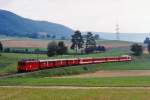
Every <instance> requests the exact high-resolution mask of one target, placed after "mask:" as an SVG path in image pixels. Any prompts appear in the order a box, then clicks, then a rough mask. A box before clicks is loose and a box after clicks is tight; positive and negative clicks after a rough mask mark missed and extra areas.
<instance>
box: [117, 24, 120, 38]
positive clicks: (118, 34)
mask: <svg viewBox="0 0 150 100" xmlns="http://www.w3.org/2000/svg"><path fill="white" fill-rule="evenodd" d="M119 30H120V28H119V24H116V40H120V32H119Z"/></svg>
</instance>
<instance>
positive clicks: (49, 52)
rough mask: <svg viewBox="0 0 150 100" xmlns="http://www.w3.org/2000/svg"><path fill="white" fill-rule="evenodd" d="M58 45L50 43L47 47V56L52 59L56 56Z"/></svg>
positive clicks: (53, 42)
mask: <svg viewBox="0 0 150 100" xmlns="http://www.w3.org/2000/svg"><path fill="white" fill-rule="evenodd" d="M57 50H58V45H57V43H56V42H55V41H52V42H50V43H49V44H48V46H47V55H48V56H49V57H52V56H54V55H56V54H57Z"/></svg>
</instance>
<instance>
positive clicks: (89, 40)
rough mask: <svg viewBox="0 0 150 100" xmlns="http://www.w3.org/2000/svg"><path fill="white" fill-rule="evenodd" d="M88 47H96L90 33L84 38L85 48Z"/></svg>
mask: <svg viewBox="0 0 150 100" xmlns="http://www.w3.org/2000/svg"><path fill="white" fill-rule="evenodd" d="M89 47H96V41H95V37H94V36H93V34H92V33H91V32H88V33H87V36H86V48H89Z"/></svg>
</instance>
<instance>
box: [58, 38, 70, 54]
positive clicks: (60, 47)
mask: <svg viewBox="0 0 150 100" xmlns="http://www.w3.org/2000/svg"><path fill="white" fill-rule="evenodd" d="M67 51H68V49H67V47H66V46H65V44H64V42H63V41H60V42H59V43H58V48H57V54H59V55H63V54H66V53H67Z"/></svg>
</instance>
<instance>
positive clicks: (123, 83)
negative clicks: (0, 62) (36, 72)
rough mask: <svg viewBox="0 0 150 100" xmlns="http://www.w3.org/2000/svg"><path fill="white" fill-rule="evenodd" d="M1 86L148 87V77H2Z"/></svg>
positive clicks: (149, 83) (149, 81)
mask: <svg viewBox="0 0 150 100" xmlns="http://www.w3.org/2000/svg"><path fill="white" fill-rule="evenodd" d="M0 85H1V86H9V85H14V86H15V85H21V86H23V85H24V86H26V85H27V86H101V87H149V86H150V77H105V78H49V77H47V78H4V79H0Z"/></svg>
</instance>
